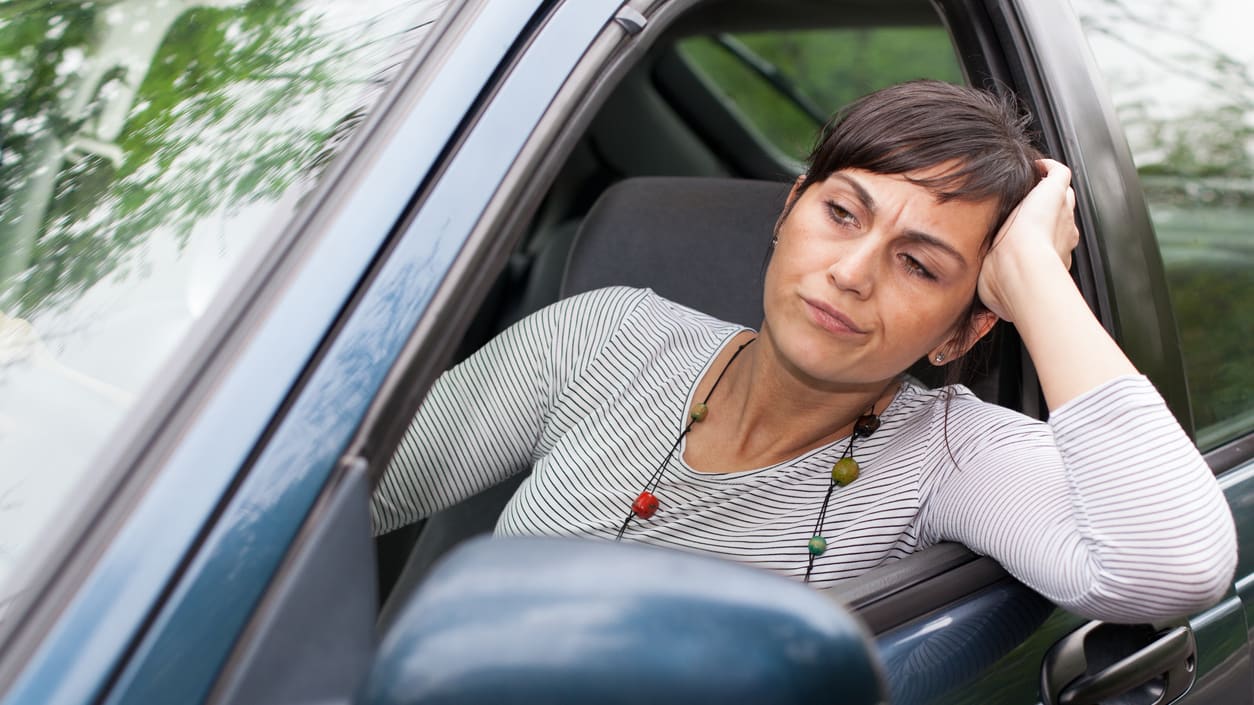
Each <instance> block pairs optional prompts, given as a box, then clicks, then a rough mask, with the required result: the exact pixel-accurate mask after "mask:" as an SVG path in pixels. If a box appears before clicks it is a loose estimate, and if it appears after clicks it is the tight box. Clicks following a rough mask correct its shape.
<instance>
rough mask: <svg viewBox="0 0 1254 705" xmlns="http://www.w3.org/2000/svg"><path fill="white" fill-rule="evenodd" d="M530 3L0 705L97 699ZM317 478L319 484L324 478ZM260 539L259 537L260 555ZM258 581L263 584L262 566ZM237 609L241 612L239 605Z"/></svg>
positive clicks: (172, 466) (417, 136) (469, 62)
mask: <svg viewBox="0 0 1254 705" xmlns="http://www.w3.org/2000/svg"><path fill="white" fill-rule="evenodd" d="M539 4H540V0H527V1H524V0H490V1H489V2H488V4H487V7H486V8H485V10H484V11H483V12H482V13H481V14H480V16H479V17H478V18H477V20H476V22H475V23H474V24H473V25H472V26H471V27H470V29H469V30H468V31H467V33H466V35H465V36H464V37H463V38H462V40H461V41H462V44H461V50H459V51H457V52H456V53H455V55H454V56H451V57H450V58H449V59H448V62H447V63H446V64H445V65H444V66H443V67H442V69H441V71H439V72H438V73H437V74H436V76H435V79H434V80H433V81H432V83H431V85H430V86H428V87H427V89H426V92H425V94H424V95H423V96H422V98H421V100H420V102H419V103H418V105H417V106H416V108H415V109H414V110H413V112H412V114H411V115H410V116H409V119H408V120H407V121H406V122H405V124H404V125H403V126H402V127H401V128H400V129H398V130H397V131H396V133H395V134H394V136H393V137H392V139H391V140H390V142H389V144H388V146H387V147H386V148H385V149H383V150H381V152H380V153H379V157H378V162H377V164H376V165H375V167H374V168H373V169H372V171H371V172H370V173H369V174H368V175H367V176H366V177H365V178H363V180H362V181H361V183H360V184H358V185H357V187H356V188H355V189H354V192H353V194H352V196H351V198H350V199H349V200H348V202H347V203H346V204H345V205H344V207H343V208H342V210H341V211H340V212H339V214H338V216H337V218H336V219H335V221H334V222H333V224H332V225H331V227H330V228H329V229H328V230H327V231H326V235H325V237H324V238H323V239H322V241H321V242H319V243H317V244H316V246H315V247H314V250H313V251H312V252H311V253H310V255H309V257H308V261H307V264H306V265H305V267H304V268H303V270H302V271H301V272H300V274H299V275H298V277H297V278H296V280H295V281H294V282H293V283H292V285H291V287H290V288H289V289H288V291H287V292H285V294H284V296H283V298H282V300H281V301H279V302H278V303H277V305H276V306H275V308H274V309H273V312H272V314H271V315H270V317H269V320H268V325H266V326H264V327H263V328H262V329H261V330H260V331H259V333H258V334H257V336H256V337H255V338H254V339H253V340H252V341H250V343H249V345H248V347H247V348H246V349H245V350H244V351H243V352H242V353H241V354H240V357H239V359H238V362H237V363H236V365H235V367H234V369H233V370H232V371H231V372H230V373H229V376H228V377H227V378H226V379H225V380H224V381H223V384H222V386H221V387H220V388H219V390H218V393H217V394H216V395H215V397H214V398H213V399H211V400H210V401H209V402H208V403H207V405H206V407H205V408H204V410H203V412H202V413H201V416H200V418H199V419H198V421H197V422H196V425H195V426H194V427H193V428H192V429H191V430H190V432H189V433H188V434H187V436H186V437H185V438H184V439H183V440H182V441H181V443H180V444H179V446H178V447H177V448H176V449H175V450H174V452H173V453H172V456H171V457H170V459H169V461H168V462H167V464H166V467H164V468H163V469H162V470H161V471H160V472H159V473H158V474H157V476H156V477H155V479H154V481H153V484H152V486H151V487H150V488H149V490H148V492H147V493H146V495H145V497H144V499H143V500H142V502H141V504H140V505H139V506H137V507H136V508H135V511H134V513H133V514H132V516H131V517H130V518H129V520H128V521H127V523H126V524H125V526H123V527H122V529H121V530H120V531H119V533H118V535H117V537H116V540H115V541H113V542H112V544H111V545H110V547H109V549H108V550H107V551H106V553H105V554H104V555H103V556H102V557H101V559H100V561H99V563H98V564H97V565H96V567H95V569H94V570H93V571H92V573H91V574H90V575H89V577H88V578H87V579H86V581H85V582H84V584H83V585H82V587H81V589H80V590H79V591H78V593H77V595H76V596H75V598H74V600H73V601H72V602H71V603H70V604H69V605H68V606H67V608H66V610H65V611H64V613H63V614H62V616H61V618H60V619H59V620H58V622H57V623H56V624H55V625H54V626H53V628H52V629H51V630H50V632H49V634H48V635H47V637H46V638H45V639H44V641H43V643H42V645H41V646H40V648H39V649H38V650H37V651H36V653H35V654H34V655H33V656H32V658H31V660H30V661H29V662H28V665H27V666H26V668H25V669H24V670H23V672H22V673H21V674H20V675H19V676H18V678H17V679H16V681H15V683H14V686H13V687H12V689H11V690H10V691H9V692H8V694H7V695H6V697H5V698H4V700H3V703H4V705H35V704H38V705H86V704H87V703H90V702H94V701H95V700H96V699H97V698H98V696H99V693H100V690H101V688H102V687H103V686H104V684H105V683H106V682H107V680H108V678H109V677H110V674H112V673H113V671H114V670H115V669H116V668H117V666H118V663H117V661H118V659H119V658H120V657H121V656H122V655H124V654H125V653H126V652H127V649H128V646H129V645H130V643H131V642H132V641H133V640H134V639H135V637H136V635H137V630H138V629H139V628H140V626H141V625H142V623H143V621H144V619H145V618H146V617H147V616H148V615H149V614H150V613H151V611H152V610H153V608H154V607H155V606H156V605H157V603H158V600H159V599H160V595H161V592H162V590H163V589H165V586H166V585H167V584H168V582H169V581H170V579H171V577H172V576H173V574H174V571H175V570H176V569H177V567H178V566H179V564H180V563H181V562H182V560H183V559H184V556H185V555H186V554H187V553H188V552H189V551H190V550H191V549H192V547H193V545H194V542H195V540H196V537H197V535H198V533H199V532H200V531H201V529H202V527H203V526H204V525H205V524H206V523H207V522H208V521H209V520H210V519H211V517H212V513H213V511H214V509H215V507H216V505H217V504H218V502H219V501H220V499H221V497H222V495H223V493H224V492H225V491H226V489H227V488H228V487H229V486H230V484H231V482H232V481H233V480H234V478H235V476H236V474H237V473H238V472H239V468H240V466H241V465H242V464H243V463H244V461H245V459H246V458H247V456H248V454H249V453H250V452H251V451H252V448H253V446H254V445H255V444H256V442H257V440H258V438H259V436H260V434H261V433H262V431H263V430H264V429H265V427H266V426H267V424H268V423H269V422H270V419H271V418H272V417H273V415H274V413H275V411H276V410H277V409H278V408H279V405H280V404H281V403H282V402H283V399H284V398H285V397H286V396H287V395H288V393H289V392H290V390H291V387H292V384H293V383H294V382H295V380H296V379H297V377H298V375H299V374H300V373H301V371H302V369H303V368H304V367H305V365H306V364H307V362H308V360H309V358H310V357H311V356H312V354H313V352H314V351H315V350H316V349H317V346H318V344H319V343H320V342H321V340H322V338H323V336H325V334H326V331H327V330H328V329H329V328H330V326H331V324H332V323H333V322H334V320H335V318H336V316H337V315H338V314H339V312H340V310H341V309H342V308H343V306H344V303H345V302H346V301H347V299H348V296H349V295H350V294H351V292H352V290H353V287H354V286H355V285H356V283H357V282H358V281H359V280H360V278H361V276H362V275H363V274H364V272H365V270H366V267H367V266H369V263H370V261H371V259H372V258H373V257H374V254H375V252H376V251H377V249H378V248H379V246H380V245H381V244H382V242H383V240H384V238H385V237H386V236H387V234H388V232H389V231H390V230H391V229H392V227H393V224H394V223H395V222H396V221H397V220H398V219H399V218H400V215H401V213H402V212H403V211H404V209H405V207H406V205H407V204H408V202H409V200H410V199H411V198H412V196H413V192H414V190H415V189H416V188H417V186H418V184H420V183H421V181H422V179H423V178H424V177H425V175H426V173H427V172H428V171H429V170H430V168H431V166H432V165H433V164H434V163H435V161H436V159H437V158H438V156H439V154H440V152H441V150H442V149H443V147H444V144H445V143H446V142H447V140H448V139H449V138H450V137H451V136H452V135H453V133H454V131H455V130H456V129H457V126H458V125H459V124H460V122H461V120H462V119H463V117H464V115H465V114H466V112H467V111H468V110H469V109H470V106H471V105H472V104H473V102H474V101H475V99H476V98H477V96H478V94H479V91H480V89H481V87H482V86H483V85H484V83H486V82H487V80H488V79H489V77H490V76H491V75H492V73H493V72H494V71H495V70H496V67H497V65H498V64H499V63H500V61H501V59H502V57H503V56H504V52H505V51H506V50H507V49H508V47H509V46H510V44H511V43H512V41H513V39H514V38H515V37H517V36H518V35H519V34H521V33H522V31H523V29H524V27H525V26H526V24H527V23H528V22H529V21H530V19H531V17H532V15H533V14H534V12H535V10H536V8H537V7H538V6H539ZM383 367H386V365H383ZM353 425H355V422H354V424H353ZM322 471H323V472H322V473H321V474H322V476H323V478H325V471H326V468H322ZM315 474H316V473H315ZM313 482H315V483H317V484H319V485H320V484H321V482H320V481H319V480H316V479H315V480H313ZM307 509H308V505H306V506H305V507H303V508H300V509H297V510H290V511H294V512H296V514H298V516H295V517H289V520H292V519H294V520H296V521H299V519H300V518H301V517H303V516H304V512H305V511H306V510H307ZM270 541H271V539H270V538H269V537H267V539H266V541H264V542H263V543H268V542H270ZM282 546H283V547H286V541H284V542H283V543H282ZM259 569H260V570H261V571H262V572H264V573H266V574H268V573H269V571H271V570H272V569H273V566H268V567H260V568H259ZM214 579H215V580H216V581H218V583H219V584H221V585H222V586H223V589H224V591H225V590H229V587H228V586H229V585H230V584H231V583H232V581H235V580H241V579H243V578H242V576H240V575H238V574H229V573H224V574H221V575H217V576H215V578H214ZM238 609H243V610H250V609H251V603H249V604H248V605H241V606H239V608H238ZM199 646H201V647H203V648H212V647H213V646H214V645H213V644H202V645H199ZM223 646H224V645H222V644H219V645H217V647H218V648H219V649H221V648H223Z"/></svg>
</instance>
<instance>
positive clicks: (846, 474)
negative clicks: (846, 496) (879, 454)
mask: <svg viewBox="0 0 1254 705" xmlns="http://www.w3.org/2000/svg"><path fill="white" fill-rule="evenodd" d="M856 479H858V461H856V460H854V459H853V458H841V459H840V460H837V461H836V464H835V465H833V466H832V482H835V483H836V484H838V485H840V486H841V487H844V486H845V485H847V484H849V483H850V482H853V481H854V480H856Z"/></svg>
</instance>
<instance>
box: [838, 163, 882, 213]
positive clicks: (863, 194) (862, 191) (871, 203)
mask: <svg viewBox="0 0 1254 705" xmlns="http://www.w3.org/2000/svg"><path fill="white" fill-rule="evenodd" d="M832 176H834V177H836V178H838V179H840V180H841V181H844V182H845V183H846V184H848V185H849V188H851V189H853V192H854V194H855V195H857V197H858V200H859V201H862V206H863V207H864V208H866V209H867V210H868V211H869V212H870V213H871V215H875V199H874V198H871V192H870V191H867V190H866V187H865V186H863V185H862V183H861V182H860V181H858V180H857V179H855V178H853V177H852V176H849V175H848V174H840V173H836V174H832Z"/></svg>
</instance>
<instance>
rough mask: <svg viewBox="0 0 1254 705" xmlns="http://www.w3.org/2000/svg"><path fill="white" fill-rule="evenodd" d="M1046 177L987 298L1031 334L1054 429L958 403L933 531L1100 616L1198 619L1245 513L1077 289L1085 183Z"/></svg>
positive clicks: (1025, 205)
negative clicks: (1077, 213) (1080, 189)
mask: <svg viewBox="0 0 1254 705" xmlns="http://www.w3.org/2000/svg"><path fill="white" fill-rule="evenodd" d="M1041 165H1042V167H1043V169H1044V171H1045V176H1044V178H1043V179H1042V180H1041V182H1040V184H1038V185H1037V187H1036V188H1034V189H1033V190H1032V192H1031V193H1030V194H1029V195H1028V197H1027V198H1025V199H1024V201H1023V202H1022V203H1021V204H1020V205H1019V207H1018V208H1017V209H1016V210H1015V211H1014V212H1013V213H1012V214H1011V217H1010V218H1008V219H1007V223H1006V225H1005V226H1003V228H1002V230H1001V232H1000V233H999V234H998V238H997V240H996V241H995V243H994V246H993V248H992V250H991V251H990V252H989V254H988V255H987V257H986V258H985V261H984V265H983V268H982V270H981V273H980V282H979V293H980V298H981V300H982V301H983V302H984V303H985V305H987V306H988V307H989V308H990V309H991V310H992V311H993V312H994V313H996V314H997V315H998V316H999V317H1001V318H1002V319H1004V320H1008V321H1012V322H1013V323H1014V324H1015V327H1016V328H1017V329H1018V331H1019V335H1020V337H1021V338H1022V340H1023V342H1024V345H1025V346H1026V347H1027V349H1028V353H1029V354H1030V355H1031V357H1032V362H1033V364H1034V366H1035V367H1036V371H1037V375H1038V377H1039V379H1040V383H1041V388H1042V391H1043V392H1044V394H1045V399H1046V402H1047V403H1048V405H1049V408H1050V411H1051V414H1050V419H1049V424H1048V425H1043V424H1040V423H1038V422H1034V421H1031V420H1029V419H1026V418H1023V417H1018V416H1017V415H1011V414H1009V413H1007V412H1004V411H1002V410H997V409H994V408H991V407H987V406H986V405H982V404H978V403H974V402H970V401H968V402H966V403H963V404H954V409H953V413H954V418H953V419H950V420H949V421H950V422H951V425H949V429H950V437H949V439H948V440H949V441H951V443H950V447H954V448H958V449H959V450H958V457H957V464H958V468H957V470H955V471H953V472H950V473H948V474H947V477H945V479H944V481H943V482H941V483H938V488H937V490H936V491H935V493H934V495H933V496H932V497H931V498H930V500H929V506H928V507H927V508H926V509H925V513H924V520H925V525H926V530H927V531H929V532H930V533H931V534H932V536H933V537H937V538H943V539H948V540H953V541H960V542H962V543H965V544H966V545H968V546H970V547H971V548H973V549H974V550H976V551H979V552H981V553H985V554H987V555H990V556H992V557H994V558H996V559H997V560H998V561H1000V562H1001V563H1002V565H1003V566H1004V567H1005V568H1006V569H1007V570H1008V571H1010V572H1011V573H1012V574H1013V575H1015V576H1016V577H1018V578H1019V579H1021V580H1023V581H1024V582H1025V583H1026V584H1028V585H1029V586H1031V587H1032V588H1034V589H1036V590H1038V591H1039V592H1041V593H1042V594H1044V595H1046V596H1048V597H1049V598H1050V599H1052V600H1053V601H1054V602H1056V603H1057V604H1059V605H1062V606H1064V607H1066V608H1068V609H1070V610H1072V611H1074V612H1077V613H1079V614H1083V615H1085V616H1088V617H1093V618H1096V619H1105V620H1111V621H1149V620H1152V619H1155V618H1160V617H1167V616H1175V615H1180V614H1186V613H1190V612H1194V611H1196V610H1199V609H1202V608H1204V607H1206V606H1208V605H1209V604H1212V603H1213V602H1214V601H1216V600H1218V599H1219V598H1220V596H1221V595H1222V594H1223V593H1224V592H1225V591H1226V590H1227V589H1228V587H1229V584H1230V582H1231V579H1232V572H1233V570H1234V569H1235V565H1236V532H1235V528H1234V526H1233V523H1232V516H1231V513H1230V512H1229V511H1228V507H1227V503H1226V502H1225V500H1224V497H1223V494H1222V492H1220V490H1219V487H1218V484H1217V483H1216V482H1215V479H1214V476H1213V475H1212V474H1211V472H1210V468H1209V467H1207V465H1206V463H1205V461H1204V460H1203V459H1202V457H1201V455H1200V454H1199V453H1198V452H1197V449H1196V448H1195V447H1194V446H1193V444H1192V442H1191V441H1190V440H1189V438H1188V436H1187V435H1186V434H1185V433H1184V431H1183V430H1182V429H1181V428H1180V425H1179V424H1178V423H1177V422H1176V420H1175V417H1174V416H1172V414H1171V412H1170V411H1169V410H1168V409H1167V406H1166V404H1164V403H1163V401H1162V397H1161V396H1160V395H1159V394H1158V392H1157V391H1156V390H1155V389H1154V387H1153V385H1151V384H1150V383H1149V381H1148V380H1147V379H1145V378H1144V377H1142V376H1140V375H1139V374H1138V373H1137V371H1136V368H1135V367H1133V365H1132V363H1131V362H1130V361H1129V360H1128V359H1127V357H1126V356H1125V355H1124V354H1123V351H1121V350H1120V349H1119V347H1118V345H1116V343H1115V341H1114V340H1113V339H1111V337H1110V335H1109V334H1107V332H1106V330H1105V329H1104V328H1103V327H1102V326H1101V324H1100V323H1099V322H1098V321H1097V319H1096V318H1095V317H1094V316H1093V314H1092V313H1091V312H1090V310H1089V308H1088V306H1087V304H1086V303H1085V302H1084V299H1083V297H1082V296H1081V295H1080V292H1079V291H1078V290H1077V288H1076V286H1075V284H1074V283H1073V282H1072V280H1071V277H1070V275H1069V274H1068V272H1067V269H1068V266H1069V264H1070V260H1071V250H1072V249H1073V248H1074V247H1075V245H1076V242H1077V241H1078V238H1079V233H1078V231H1077V230H1076V227H1075V221H1074V219H1073V216H1072V211H1073V209H1074V206H1075V196H1074V193H1073V192H1072V191H1071V189H1070V186H1069V184H1070V180H1071V174H1070V171H1069V170H1068V169H1067V168H1066V167H1065V166H1063V165H1062V164H1059V163H1058V162H1054V161H1051V160H1042V162H1041ZM946 413H948V412H946ZM954 422H956V423H954ZM955 435H956V436H960V437H961V438H956V437H955Z"/></svg>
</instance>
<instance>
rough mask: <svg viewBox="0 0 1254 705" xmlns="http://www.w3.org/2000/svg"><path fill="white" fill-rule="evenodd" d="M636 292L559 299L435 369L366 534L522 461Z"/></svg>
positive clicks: (474, 488) (462, 494)
mask: <svg viewBox="0 0 1254 705" xmlns="http://www.w3.org/2000/svg"><path fill="white" fill-rule="evenodd" d="M643 295H644V292H643V291H641V290H635V289H626V288H623V287H615V288H610V289H601V290H598V291H593V292H589V293H586V294H581V295H579V296H575V297H571V298H569V299H565V300H563V301H559V302H557V303H555V304H553V305H551V306H549V307H547V308H544V309H541V310H540V311H537V312H536V313H534V314H532V315H530V316H528V317H527V318H524V319H523V320H521V321H519V322H518V323H516V324H514V325H513V326H511V327H510V328H509V329H507V330H505V331H504V332H502V333H501V334H500V335H498V336H497V337H495V338H493V339H492V340H491V341H489V342H488V344H487V345H485V346H484V347H483V348H482V349H480V350H479V351H478V352H476V353H475V354H474V355H471V356H470V357H469V358H467V359H466V360H465V361H463V362H462V363H461V364H459V365H457V366H456V367H453V368H452V369H450V370H449V371H447V372H445V373H444V374H443V375H442V376H441V377H440V379H439V380H437V381H436V383H435V385H434V386H432V388H431V391H430V392H429V393H428V394H427V398H426V399H425V400H424V401H423V404H422V407H421V408H420V409H419V410H418V413H417V415H415V416H414V419H413V421H412V422H410V425H409V428H408V429H406V431H405V436H404V437H403V438H402V440H401V443H400V446H399V447H398V448H397V449H396V453H395V454H394V455H393V456H392V459H391V461H390V462H389V463H388V467H387V470H385V471H384V474H383V477H382V478H381V479H380V481H379V485H378V487H376V488H375V492H374V496H373V497H372V498H371V503H370V505H371V506H370V509H371V515H372V518H373V521H374V529H375V532H376V533H384V532H387V531H391V530H394V529H397V528H400V527H402V526H405V525H406V524H410V523H413V522H415V521H417V520H418V519H421V518H423V517H425V516H428V515H430V514H431V513H433V512H436V511H439V510H440V509H444V508H445V507H449V506H451V505H453V504H456V503H457V502H459V501H461V500H463V499H465V498H467V497H469V496H471V495H473V494H475V493H477V492H479V491H481V490H484V489H487V488H488V487H491V486H493V485H495V484H497V483H499V482H501V481H503V480H505V479H506V478H508V477H510V476H511V475H514V474H516V473H518V472H521V471H523V470H525V469H526V468H528V467H530V466H531V464H532V463H533V462H534V460H535V458H533V457H532V456H533V452H534V449H535V448H536V446H537V444H538V443H539V442H540V439H541V438H542V434H543V432H544V428H545V424H546V418H547V415H548V413H549V410H550V409H551V408H552V405H553V403H554V401H555V400H556V399H557V398H558V396H559V395H560V394H561V393H562V390H564V389H565V388H566V387H567V386H568V385H569V383H570V382H571V380H573V379H574V378H576V377H577V376H578V375H579V374H580V373H581V372H582V371H583V370H584V369H586V368H587V366H588V364H589V363H590V362H591V361H592V360H593V359H594V358H595V357H596V355H597V353H598V352H599V351H600V350H601V348H602V347H603V346H604V344H605V342H606V341H607V340H608V339H609V338H610V336H612V335H613V333H614V332H615V331H616V330H617V329H618V326H619V324H620V323H621V322H622V320H623V318H624V317H625V316H626V315H627V312H628V311H629V310H630V309H631V307H632V306H634V305H635V303H637V302H638V301H639V300H640V299H641V298H642V297H643Z"/></svg>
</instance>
